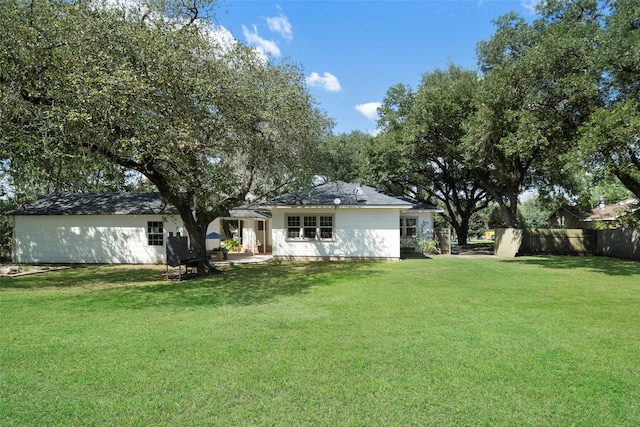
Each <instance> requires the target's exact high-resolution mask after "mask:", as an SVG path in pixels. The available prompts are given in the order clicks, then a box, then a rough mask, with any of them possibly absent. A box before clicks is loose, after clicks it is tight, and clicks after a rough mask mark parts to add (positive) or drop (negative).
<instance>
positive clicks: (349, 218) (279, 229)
mask: <svg viewBox="0 0 640 427" xmlns="http://www.w3.org/2000/svg"><path fill="white" fill-rule="evenodd" d="M321 214H324V215H334V228H335V238H334V239H333V240H332V241H296V240H290V239H287V238H286V233H287V230H286V217H287V216H288V215H300V216H304V215H321ZM272 220H273V222H272V226H273V232H272V237H273V255H274V257H275V258H284V259H286V258H301V259H303V258H322V259H342V258H370V259H399V258H400V238H399V231H398V224H399V221H400V211H399V209H378V208H351V209H350V208H338V209H313V208H302V209H273V218H272Z"/></svg>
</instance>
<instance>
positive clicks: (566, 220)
mask: <svg viewBox="0 0 640 427" xmlns="http://www.w3.org/2000/svg"><path fill="white" fill-rule="evenodd" d="M585 215H586V214H585V213H584V212H582V211H580V209H579V208H578V207H576V206H561V207H560V208H559V209H558V210H557V211H555V212H554V213H552V214H551V215H550V216H549V218H547V221H548V223H549V227H550V228H565V229H572V228H580V227H581V221H582V218H584V217H585Z"/></svg>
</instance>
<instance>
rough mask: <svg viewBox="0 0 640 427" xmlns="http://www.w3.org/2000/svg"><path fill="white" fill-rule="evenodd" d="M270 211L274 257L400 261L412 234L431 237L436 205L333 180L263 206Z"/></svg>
mask: <svg viewBox="0 0 640 427" xmlns="http://www.w3.org/2000/svg"><path fill="white" fill-rule="evenodd" d="M261 206H262V207H264V208H268V209H270V210H271V214H272V219H271V220H272V224H271V226H272V253H273V256H274V258H275V259H282V260H291V259H323V260H341V259H376V260H396V259H400V254H401V248H403V247H413V246H414V245H413V239H414V237H415V236H416V235H421V234H422V235H425V236H433V228H434V226H433V224H434V221H433V215H434V214H435V213H437V212H442V210H441V209H439V208H436V207H435V206H431V205H427V204H420V203H415V202H410V201H407V200H404V199H401V198H398V197H393V196H390V195H387V194H385V193H383V192H381V191H380V190H377V189H375V188H371V187H367V186H364V185H358V184H353V183H344V182H331V183H327V184H322V185H319V186H316V187H313V188H312V189H310V190H309V191H300V192H297V193H290V194H285V195H282V196H279V197H275V198H273V199H270V200H268V201H266V202H264V203H262V204H261Z"/></svg>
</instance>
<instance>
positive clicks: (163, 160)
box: [0, 0, 330, 272]
mask: <svg viewBox="0 0 640 427" xmlns="http://www.w3.org/2000/svg"><path fill="white" fill-rule="evenodd" d="M207 6H209V5H207V4H206V3H202V2H200V1H196V0H194V1H193V2H191V3H186V2H173V1H168V2H160V1H158V2H148V3H145V6H144V8H140V9H133V8H126V5H122V6H118V5H114V4H113V3H112V2H104V3H101V2H97V1H84V0H72V1H66V0H54V1H45V0H12V1H10V2H4V3H3V4H2V5H0V23H1V25H0V53H1V54H0V114H2V120H1V122H0V126H2V128H1V132H2V134H1V135H2V142H3V145H4V146H5V147H7V148H6V152H7V153H8V154H9V155H10V156H11V157H10V158H9V159H8V160H9V161H12V162H15V161H16V159H18V158H19V157H18V156H19V155H23V156H24V153H25V152H27V151H28V150H32V149H33V147H34V146H37V147H40V148H41V149H42V150H43V151H44V152H46V153H52V154H53V155H56V156H60V157H68V158H69V159H70V161H71V162H74V161H77V159H79V158H81V159H101V160H106V161H107V162H108V163H110V164H113V165H117V166H118V167H121V168H123V169H125V170H132V171H137V172H138V173H140V174H142V175H143V176H145V177H146V178H147V179H148V180H149V181H150V182H151V183H153V184H154V185H155V186H156V187H157V189H158V190H159V191H160V193H161V194H162V195H163V196H164V197H165V199H166V200H167V201H169V202H170V203H172V204H173V205H175V206H176V208H177V209H178V210H179V212H180V215H181V217H182V219H183V221H184V223H185V227H186V229H187V230H188V232H189V235H190V238H191V239H190V240H191V242H192V245H193V246H194V249H195V250H196V251H197V252H198V253H199V254H200V256H201V262H200V265H199V271H201V272H206V271H208V269H209V267H208V264H207V263H206V259H205V255H206V254H205V245H204V243H205V233H206V227H207V226H208V224H209V223H210V222H211V221H212V220H213V219H214V218H216V217H218V216H220V215H224V214H225V213H226V212H227V211H228V210H229V209H230V208H232V207H234V206H237V205H238V204H241V203H242V202H244V198H245V196H246V195H247V193H249V192H252V193H253V194H257V195H260V194H263V193H268V192H269V191H272V190H273V189H274V188H282V187H284V186H286V185H290V184H292V183H295V182H296V180H297V179H300V178H301V177H302V178H303V179H304V178H307V177H309V176H311V174H312V173H313V171H314V169H315V167H314V162H315V159H316V157H315V152H316V149H317V143H318V141H319V140H320V139H321V137H322V136H323V135H324V134H325V132H326V131H327V129H328V127H329V125H330V121H329V120H328V119H327V118H326V117H325V116H324V114H323V113H322V111H320V110H319V109H318V108H317V106H316V105H315V101H314V100H313V99H312V97H311V96H310V95H309V93H308V92H307V89H306V86H305V84H304V77H303V75H302V73H301V72H300V70H299V69H298V67H297V66H295V65H293V64H291V63H288V62H282V63H278V64H276V63H271V62H268V61H265V60H264V59H263V58H261V57H260V56H258V55H257V54H256V53H255V52H254V51H253V50H251V49H249V48H247V47H246V46H243V45H241V44H239V43H236V42H234V43H229V42H225V41H224V40H221V39H220V38H219V37H216V34H215V32H214V31H213V30H212V26H211V22H209V21H207V20H204V19H202V18H201V17H202V16H203V15H204V14H203V13H202V12H203V10H204V9H203V8H205V7H207ZM298 185H300V184H298Z"/></svg>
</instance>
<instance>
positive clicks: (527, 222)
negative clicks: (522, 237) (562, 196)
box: [518, 197, 553, 228]
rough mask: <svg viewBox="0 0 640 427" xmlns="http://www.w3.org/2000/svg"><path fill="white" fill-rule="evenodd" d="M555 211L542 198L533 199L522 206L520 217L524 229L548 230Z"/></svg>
mask: <svg viewBox="0 0 640 427" xmlns="http://www.w3.org/2000/svg"><path fill="white" fill-rule="evenodd" d="M552 212H553V209H551V208H550V207H549V206H548V205H546V204H545V203H544V202H543V201H542V200H540V198H538V197H531V198H529V199H527V200H525V201H524V202H522V203H521V204H520V207H519V209H518V215H520V225H521V227H522V228H548V227H549V216H550V215H551V214H552Z"/></svg>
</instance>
